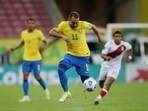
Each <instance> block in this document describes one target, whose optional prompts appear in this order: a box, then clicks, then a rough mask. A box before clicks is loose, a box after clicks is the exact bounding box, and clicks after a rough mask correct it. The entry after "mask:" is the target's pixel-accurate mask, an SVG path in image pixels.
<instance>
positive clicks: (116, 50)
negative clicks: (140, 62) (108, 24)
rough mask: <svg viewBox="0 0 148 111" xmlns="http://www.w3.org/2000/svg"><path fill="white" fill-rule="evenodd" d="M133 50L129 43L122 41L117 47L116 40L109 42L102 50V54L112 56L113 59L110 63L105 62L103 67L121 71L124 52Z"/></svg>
mask: <svg viewBox="0 0 148 111" xmlns="http://www.w3.org/2000/svg"><path fill="white" fill-rule="evenodd" d="M131 48H132V46H131V45H130V44H129V43H128V42H124V41H121V43H120V44H119V45H117V44H115V42H114V40H110V41H108V42H107V43H106V44H105V46H104V49H103V50H102V54H105V55H107V56H110V57H112V58H113V59H112V60H110V61H106V60H104V61H103V62H102V66H103V67H106V68H116V69H120V67H121V61H122V58H123V55H124V52H125V51H126V50H129V49H131Z"/></svg>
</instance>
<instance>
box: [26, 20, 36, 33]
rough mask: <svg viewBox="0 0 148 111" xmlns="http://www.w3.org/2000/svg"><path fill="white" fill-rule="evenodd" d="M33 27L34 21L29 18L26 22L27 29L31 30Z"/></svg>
mask: <svg viewBox="0 0 148 111" xmlns="http://www.w3.org/2000/svg"><path fill="white" fill-rule="evenodd" d="M34 28H35V21H32V20H29V21H28V22H27V29H28V30H29V31H33V30H34Z"/></svg>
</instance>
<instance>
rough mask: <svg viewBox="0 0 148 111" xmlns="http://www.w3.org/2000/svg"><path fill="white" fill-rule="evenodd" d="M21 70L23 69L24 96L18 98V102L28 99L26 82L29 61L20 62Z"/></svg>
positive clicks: (29, 65)
mask: <svg viewBox="0 0 148 111" xmlns="http://www.w3.org/2000/svg"><path fill="white" fill-rule="evenodd" d="M22 70H23V85H22V87H23V92H24V97H23V98H22V99H21V100H19V102H25V101H28V102H29V101H30V99H29V94H28V90H29V83H28V77H29V72H30V71H31V63H30V62H27V61H23V63H22Z"/></svg>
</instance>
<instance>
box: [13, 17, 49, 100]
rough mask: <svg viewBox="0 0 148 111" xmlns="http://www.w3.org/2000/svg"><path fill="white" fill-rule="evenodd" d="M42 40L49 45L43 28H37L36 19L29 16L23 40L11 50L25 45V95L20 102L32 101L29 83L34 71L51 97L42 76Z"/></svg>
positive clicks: (22, 34)
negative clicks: (40, 50) (40, 48)
mask: <svg viewBox="0 0 148 111" xmlns="http://www.w3.org/2000/svg"><path fill="white" fill-rule="evenodd" d="M41 42H43V43H44V45H45V46H47V44H48V43H47V41H46V39H45V37H44V35H43V33H42V31H41V30H38V29H36V28H35V20H34V19H32V18H29V19H28V20H27V29H26V30H24V31H22V33H21V42H20V44H19V45H18V46H17V47H15V48H12V49H10V51H14V50H16V49H19V48H21V47H23V46H24V54H23V63H22V71H23V85H22V86H23V91H24V97H23V98H22V99H21V100H20V102H25V101H28V102H29V101H30V99H29V95H28V90H29V83H28V77H29V73H30V72H31V71H33V74H34V77H35V79H36V80H37V81H38V82H39V84H40V85H41V86H42V88H43V90H44V91H45V94H46V98H47V99H50V95H49V91H48V89H47V87H46V85H45V82H44V80H43V79H42V78H41V77H40V70H41V54H40V52H39V47H40V44H41Z"/></svg>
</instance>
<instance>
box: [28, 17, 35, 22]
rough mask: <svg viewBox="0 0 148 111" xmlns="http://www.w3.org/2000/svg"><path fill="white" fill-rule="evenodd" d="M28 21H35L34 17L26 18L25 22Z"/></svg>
mask: <svg viewBox="0 0 148 111" xmlns="http://www.w3.org/2000/svg"><path fill="white" fill-rule="evenodd" d="M28 21H35V19H34V18H28V19H27V22H28Z"/></svg>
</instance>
